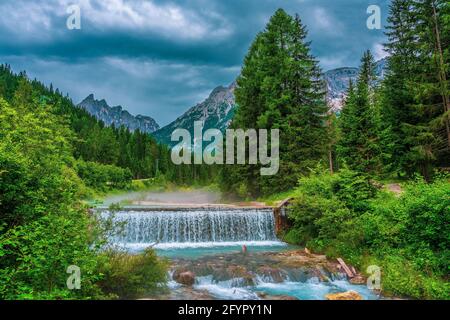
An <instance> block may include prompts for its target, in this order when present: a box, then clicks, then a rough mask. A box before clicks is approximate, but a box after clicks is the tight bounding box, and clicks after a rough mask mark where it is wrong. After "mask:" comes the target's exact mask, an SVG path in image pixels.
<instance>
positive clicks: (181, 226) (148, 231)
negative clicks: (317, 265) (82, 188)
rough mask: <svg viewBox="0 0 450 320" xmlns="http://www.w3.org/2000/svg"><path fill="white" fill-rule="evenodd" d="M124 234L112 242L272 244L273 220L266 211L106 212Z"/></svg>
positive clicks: (271, 214)
mask: <svg viewBox="0 0 450 320" xmlns="http://www.w3.org/2000/svg"><path fill="white" fill-rule="evenodd" d="M102 216H103V217H108V216H111V217H112V218H113V220H114V221H115V222H119V223H121V222H124V223H125V225H124V232H123V234H122V235H120V236H117V237H116V238H115V239H114V241H115V242H117V243H125V244H131V245H133V244H137V245H138V244H151V243H153V244H155V243H157V244H158V245H159V246H161V245H164V244H194V245H195V244H199V245H200V244H211V243H213V244H219V245H220V244H230V243H233V244H239V243H246V242H251V243H253V242H275V241H277V238H276V235H275V221H274V216H273V212H272V210H268V209H251V210H249V209H233V210H232V209H201V210H200V209H192V210H183V211H170V210H166V211H157V210H151V209H149V210H146V211H119V212H116V213H114V214H112V213H110V212H109V211H104V212H103V213H102Z"/></svg>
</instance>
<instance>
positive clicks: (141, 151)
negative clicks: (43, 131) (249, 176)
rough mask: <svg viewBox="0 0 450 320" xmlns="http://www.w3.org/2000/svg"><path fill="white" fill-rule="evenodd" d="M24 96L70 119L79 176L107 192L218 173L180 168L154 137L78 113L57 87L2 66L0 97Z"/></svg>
mask: <svg viewBox="0 0 450 320" xmlns="http://www.w3.org/2000/svg"><path fill="white" fill-rule="evenodd" d="M18 94H22V95H30V97H32V98H30V99H34V100H36V101H39V102H40V103H43V104H46V105H52V106H53V109H52V112H53V114H55V115H56V116H58V117H60V118H61V119H65V121H66V123H67V124H68V126H69V127H70V128H71V130H72V132H73V133H74V136H73V138H72V139H71V141H70V143H71V145H72V148H71V149H72V151H73V155H74V157H75V159H77V163H76V164H75V165H74V166H75V168H76V171H77V173H78V174H79V175H80V177H82V178H83V179H85V182H86V183H87V185H89V186H92V187H94V188H97V189H104V188H105V185H106V183H107V182H108V183H109V185H110V186H112V187H120V188H121V187H124V186H126V184H128V183H129V182H130V181H131V179H132V178H134V179H148V178H154V177H157V176H158V177H159V176H161V175H163V176H164V178H166V179H167V180H169V181H174V182H177V183H193V182H195V181H198V182H205V181H208V180H209V178H210V177H211V176H212V172H213V171H214V170H215V169H213V168H210V167H200V166H198V167H194V166H184V165H182V166H175V165H173V164H172V161H171V160H170V150H169V148H168V147H167V146H165V145H162V144H158V143H157V142H156V140H155V139H154V138H152V137H151V135H150V134H148V133H144V132H141V131H139V130H136V131H134V132H131V131H130V130H128V129H127V128H125V127H120V128H116V127H114V126H110V127H109V126H105V124H104V123H103V122H101V121H99V120H97V119H95V118H94V117H93V116H91V115H90V114H89V113H87V112H86V111H85V110H83V109H81V108H77V107H76V106H75V105H74V104H73V102H72V100H71V99H70V98H69V97H68V96H64V95H62V93H61V92H59V90H58V89H53V86H50V88H47V87H46V86H45V85H43V84H42V83H40V82H39V81H37V80H32V81H31V80H29V79H28V78H27V75H26V73H25V72H21V73H19V74H14V72H13V71H12V70H11V68H10V67H9V66H8V65H1V66H0V96H1V97H3V98H4V99H5V100H6V101H7V102H9V103H12V102H13V100H14V97H15V96H17V95H18Z"/></svg>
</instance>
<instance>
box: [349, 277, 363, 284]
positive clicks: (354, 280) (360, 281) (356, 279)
mask: <svg viewBox="0 0 450 320" xmlns="http://www.w3.org/2000/svg"><path fill="white" fill-rule="evenodd" d="M349 282H350V283H351V284H366V278H364V277H363V276H361V275H357V276H355V277H353V278H351V279H350V280H349Z"/></svg>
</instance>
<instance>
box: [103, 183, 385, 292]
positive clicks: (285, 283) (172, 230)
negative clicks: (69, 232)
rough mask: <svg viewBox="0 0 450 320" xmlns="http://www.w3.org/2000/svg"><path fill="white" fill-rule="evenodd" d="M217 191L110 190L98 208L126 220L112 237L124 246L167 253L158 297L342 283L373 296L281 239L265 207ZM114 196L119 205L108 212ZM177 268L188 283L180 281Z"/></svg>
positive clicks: (334, 288)
mask: <svg viewBox="0 0 450 320" xmlns="http://www.w3.org/2000/svg"><path fill="white" fill-rule="evenodd" d="M220 198H221V197H220V194H217V193H214V192H210V191H203V190H193V191H175V192H135V193H127V194H123V195H114V196H112V197H109V198H107V199H106V200H105V202H104V203H103V207H100V208H99V210H100V211H101V215H102V216H103V217H104V218H106V217H108V216H112V217H113V219H114V220H115V221H117V222H125V227H124V233H123V234H121V235H120V236H116V237H115V238H114V239H111V240H112V241H113V242H114V243H115V244H117V245H119V246H121V247H123V248H125V250H128V251H129V252H130V253H137V252H140V251H142V250H144V249H145V248H147V247H153V248H155V249H156V251H157V253H158V255H160V256H161V257H165V258H167V259H169V260H170V264H171V268H170V273H169V275H168V276H169V282H168V287H169V290H170V291H169V293H168V294H164V295H161V296H159V297H157V298H159V299H250V300H257V299H302V300H303V299H313V300H318V299H319V300H320V299H325V296H326V295H327V294H330V293H340V292H347V291H349V290H352V291H355V292H357V293H359V295H360V296H361V297H362V298H363V299H378V296H377V295H376V294H375V293H374V292H372V291H370V290H368V289H367V287H366V286H365V285H354V284H351V283H349V282H348V281H347V279H346V277H345V275H343V274H342V273H341V272H340V271H339V269H337V263H336V262H335V261H330V260H328V259H326V257H324V256H321V255H314V254H310V253H307V252H305V251H304V250H303V249H302V248H299V247H296V246H292V245H288V244H286V243H284V242H282V241H280V240H279V239H278V238H277V236H276V234H275V221H274V216H273V211H272V209H270V208H268V207H265V206H264V205H263V204H260V203H251V205H250V206H249V205H248V204H221V203H220ZM116 202H122V203H125V204H126V205H125V206H124V207H123V209H122V210H120V211H119V212H114V213H111V212H109V211H108V209H107V206H108V205H110V204H111V203H116ZM180 275H181V277H180ZM183 275H184V276H186V275H187V276H191V277H192V283H185V284H184V285H183V284H181V283H183V282H185V280H182V279H183ZM180 279H181V280H180Z"/></svg>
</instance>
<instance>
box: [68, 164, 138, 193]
mask: <svg viewBox="0 0 450 320" xmlns="http://www.w3.org/2000/svg"><path fill="white" fill-rule="evenodd" d="M76 171H77V173H78V176H79V177H80V178H81V179H83V181H84V183H86V185H88V186H89V187H91V188H94V189H96V190H100V191H106V190H108V189H127V188H129V187H130V186H131V182H132V177H133V176H132V173H131V171H130V170H129V169H122V168H119V167H116V166H114V165H104V164H100V163H96V162H85V161H82V160H78V161H77V163H76Z"/></svg>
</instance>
